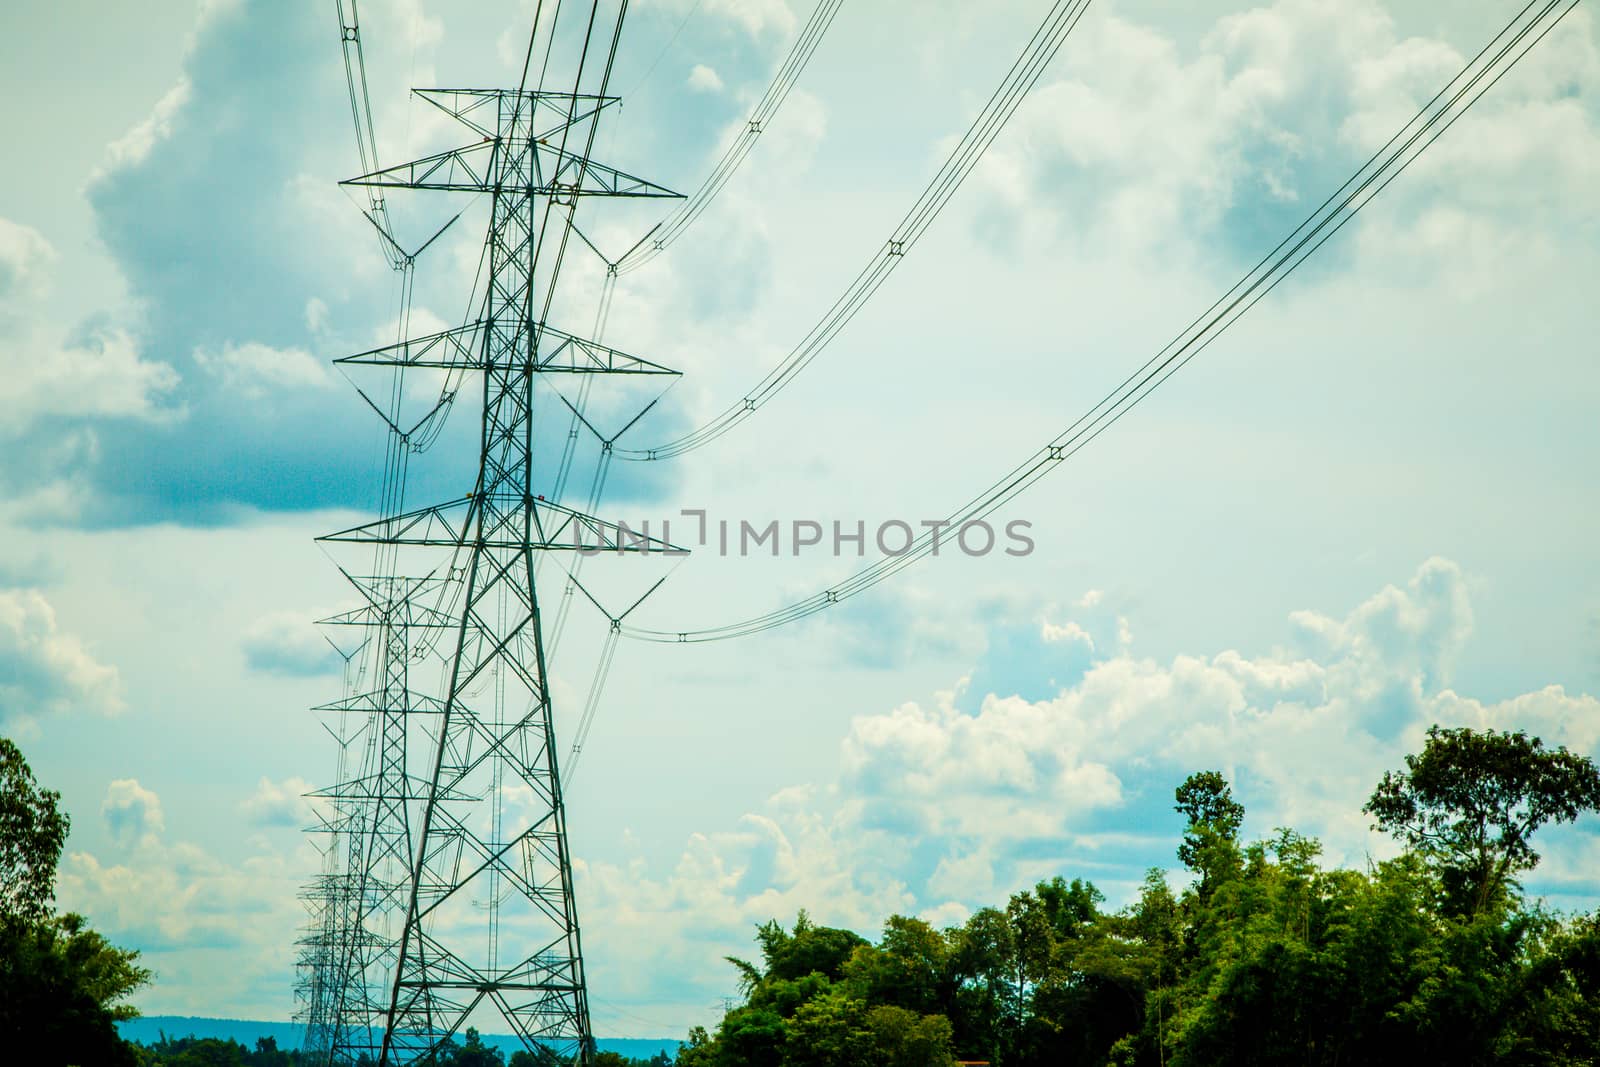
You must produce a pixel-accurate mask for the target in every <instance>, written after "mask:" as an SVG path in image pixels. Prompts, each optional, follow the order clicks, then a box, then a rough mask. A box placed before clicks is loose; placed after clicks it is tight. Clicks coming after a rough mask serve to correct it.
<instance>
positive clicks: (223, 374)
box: [194, 298, 333, 398]
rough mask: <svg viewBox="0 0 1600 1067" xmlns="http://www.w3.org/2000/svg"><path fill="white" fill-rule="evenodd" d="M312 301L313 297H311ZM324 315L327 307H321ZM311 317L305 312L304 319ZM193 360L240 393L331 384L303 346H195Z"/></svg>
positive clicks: (252, 394)
mask: <svg viewBox="0 0 1600 1067" xmlns="http://www.w3.org/2000/svg"><path fill="white" fill-rule="evenodd" d="M312 303H313V304H315V303H316V300H315V298H313V300H312ZM322 313H323V314H326V313H327V309H326V308H323V311H322ZM311 320H312V316H311V313H310V310H309V309H308V311H307V322H308V323H310V322H311ZM194 361H195V363H197V364H198V365H199V366H200V367H201V368H202V369H203V370H205V371H206V372H208V373H210V374H212V375H214V376H216V378H217V379H218V380H219V381H220V382H221V384H222V386H223V387H224V388H227V389H230V390H234V391H236V392H237V393H238V395H240V396H244V397H255V398H259V397H261V396H263V395H265V393H266V392H267V390H268V389H308V388H309V389H326V388H328V387H330V386H332V385H333V379H332V378H331V377H330V376H329V374H328V371H327V368H325V367H324V366H323V365H322V364H321V363H320V362H318V361H317V360H316V359H315V358H313V357H312V355H311V353H309V352H307V351H306V350H305V349H303V348H284V349H277V348H271V347H268V346H267V345H263V344H257V343H255V342H247V343H245V344H242V345H235V344H233V343H231V342H230V343H228V344H225V345H223V346H222V350H221V351H220V352H216V353H212V352H207V351H205V350H203V349H196V350H195V353H194Z"/></svg>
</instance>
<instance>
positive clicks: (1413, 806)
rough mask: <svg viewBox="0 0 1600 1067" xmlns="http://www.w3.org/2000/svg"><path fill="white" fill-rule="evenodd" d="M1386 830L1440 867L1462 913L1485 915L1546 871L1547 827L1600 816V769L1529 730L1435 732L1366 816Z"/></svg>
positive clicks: (1384, 786)
mask: <svg viewBox="0 0 1600 1067" xmlns="http://www.w3.org/2000/svg"><path fill="white" fill-rule="evenodd" d="M1362 810H1363V811H1364V812H1366V813H1367V814H1369V815H1372V816H1373V817H1374V818H1375V819H1376V820H1377V825H1378V827H1379V828H1380V829H1382V830H1384V831H1385V832H1387V833H1391V834H1394V835H1395V836H1397V837H1399V838H1400V839H1401V840H1403V841H1404V842H1405V843H1406V844H1407V845H1408V846H1410V847H1411V848H1414V849H1417V850H1418V851H1420V852H1422V853H1424V854H1425V855H1428V856H1430V857H1432V858H1434V859H1436V860H1438V861H1439V862H1440V864H1441V866H1442V868H1443V873H1444V877H1445V889H1446V892H1447V894H1448V895H1449V896H1450V898H1451V899H1452V901H1453V902H1454V904H1455V906H1456V907H1457V908H1458V909H1460V910H1461V911H1463V912H1465V913H1466V914H1469V915H1471V914H1477V913H1479V912H1481V911H1483V910H1484V909H1485V908H1487V907H1489V906H1490V905H1491V904H1493V903H1495V902H1497V901H1499V900H1501V899H1503V898H1504V896H1505V894H1506V893H1507V891H1508V890H1510V889H1511V888H1512V887H1513V886H1514V878H1515V875H1516V874H1517V872H1519V871H1526V870H1531V869H1532V868H1533V867H1534V866H1535V865H1536V864H1537V863H1538V862H1539V854H1538V853H1537V852H1535V851H1534V849H1533V844H1532V837H1533V834H1534V832H1535V831H1537V830H1538V829H1539V828H1540V827H1541V826H1544V825H1545V824H1546V823H1551V822H1554V823H1563V822H1571V821H1573V820H1574V819H1576V818H1577V817H1578V815H1579V814H1580V813H1582V812H1584V811H1595V810H1600V770H1597V769H1596V767H1595V765H1594V762H1593V761H1592V760H1590V759H1589V758H1588V757H1585V756H1579V755H1576V754H1574V753H1571V752H1568V751H1567V750H1566V749H1565V748H1564V747H1563V748H1557V749H1553V750H1552V749H1547V748H1545V746H1544V742H1542V741H1540V740H1539V739H1538V738H1536V737H1529V736H1528V735H1527V734H1525V733H1523V732H1522V731H1520V730H1519V731H1517V732H1515V733H1502V732H1500V731H1496V730H1483V731H1478V730H1472V729H1468V728H1465V727H1462V728H1459V729H1444V728H1442V727H1440V726H1437V725H1435V726H1431V727H1429V728H1428V740H1427V742H1426V744H1425V745H1424V746H1423V749H1422V751H1421V752H1420V753H1418V754H1416V755H1409V756H1407V757H1406V769H1405V770H1404V771H1390V772H1388V773H1386V774H1385V775H1384V776H1383V780H1382V781H1381V782H1379V783H1378V787H1377V789H1375V790H1374V791H1373V793H1372V797H1371V799H1369V800H1368V801H1367V803H1366V805H1365V807H1363V808H1362Z"/></svg>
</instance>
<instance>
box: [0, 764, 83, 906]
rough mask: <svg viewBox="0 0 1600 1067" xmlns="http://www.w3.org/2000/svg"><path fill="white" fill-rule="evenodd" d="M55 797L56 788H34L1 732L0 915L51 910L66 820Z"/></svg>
mask: <svg viewBox="0 0 1600 1067" xmlns="http://www.w3.org/2000/svg"><path fill="white" fill-rule="evenodd" d="M60 800H61V794H60V793H57V792H54V791H53V790H49V789H40V788H39V785H38V783H37V782H35V781H34V778H33V771H32V770H31V769H30V768H29V767H28V761H27V760H25V759H23V758H22V751H21V750H20V749H19V748H17V746H16V745H15V744H13V743H12V742H11V740H10V739H8V738H4V737H0V918H3V917H6V916H15V917H18V918H21V919H25V920H40V919H43V918H45V917H46V916H48V915H49V914H50V902H51V901H52V900H53V899H54V898H55V886H56V863H57V861H59V860H60V858H61V849H62V848H63V847H64V846H65V845H66V843H67V830H68V828H69V826H70V825H71V823H70V820H69V819H68V818H67V816H66V814H65V813H63V812H62V811H60V810H59V809H58V807H57V804H58V802H59V801H60Z"/></svg>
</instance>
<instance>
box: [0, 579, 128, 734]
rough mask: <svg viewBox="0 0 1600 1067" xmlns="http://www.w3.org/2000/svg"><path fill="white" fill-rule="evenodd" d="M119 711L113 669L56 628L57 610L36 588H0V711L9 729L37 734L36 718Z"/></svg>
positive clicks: (118, 688)
mask: <svg viewBox="0 0 1600 1067" xmlns="http://www.w3.org/2000/svg"><path fill="white" fill-rule="evenodd" d="M122 708H123V698H122V682H121V679H120V678H119V677H118V675H117V670H116V668H115V667H111V666H108V665H106V664H103V663H101V662H100V661H99V660H97V659H95V657H94V656H93V655H92V654H91V653H90V652H89V650H88V649H87V648H86V647H84V644H83V642H82V641H80V640H79V639H78V638H77V637H75V636H74V635H72V634H69V633H63V632H62V631H61V630H60V629H59V628H58V627H57V625H56V613H55V609H54V608H52V607H51V606H50V602H49V601H48V600H46V599H45V598H44V596H43V595H41V594H40V593H39V592H37V591H36V590H32V589H0V710H3V712H4V714H5V716H6V718H5V724H6V729H7V730H8V731H24V730H26V731H36V730H37V729H38V721H37V716H40V715H46V714H59V713H62V712H67V711H74V710H86V711H92V712H98V713H100V714H103V715H114V714H116V713H117V712H119V711H121V710H122Z"/></svg>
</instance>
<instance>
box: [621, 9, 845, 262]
mask: <svg viewBox="0 0 1600 1067" xmlns="http://www.w3.org/2000/svg"><path fill="white" fill-rule="evenodd" d="M696 6H698V5H696ZM843 6H844V0H821V2H820V3H818V4H817V6H816V7H815V8H813V9H812V10H811V17H810V18H809V19H807V20H806V24H805V26H804V27H802V28H801V30H800V35H799V36H798V37H797V38H795V42H794V45H793V46H792V47H791V48H790V49H789V54H788V55H787V56H785V57H784V60H783V62H782V63H780V64H779V65H778V72H777V73H776V74H775V75H773V78H772V81H771V83H770V84H768V86H767V90H766V92H765V93H763V94H762V95H761V99H760V101H759V102H757V104H756V106H755V110H753V111H752V112H751V113H750V117H749V118H748V119H746V120H745V124H744V126H743V127H742V128H741V129H740V131H739V133H738V134H737V135H736V136H735V137H734V139H733V143H732V144H730V145H729V146H728V147H727V149H726V150H725V151H724V152H723V154H722V157H721V158H720V159H718V160H717V164H716V166H714V167H712V168H711V173H710V174H709V175H707V176H706V179H705V181H703V182H701V184H700V188H698V189H696V190H695V191H694V192H693V193H692V194H690V196H689V198H688V199H687V200H685V201H684V202H683V204H682V205H681V206H680V207H679V208H678V209H677V210H676V211H674V212H673V213H672V214H670V215H668V216H667V217H666V218H664V219H662V220H661V221H660V222H658V223H656V225H655V226H654V227H652V228H651V230H650V232H649V233H647V234H645V236H644V238H641V239H640V240H639V242H638V243H636V244H635V245H634V246H633V248H631V249H629V250H628V251H627V252H626V253H624V254H623V256H622V257H621V258H620V259H618V260H617V261H616V262H615V263H610V264H608V266H610V267H614V268H615V269H616V270H617V272H618V273H620V274H627V273H629V272H630V271H635V270H638V269H639V268H640V267H642V266H644V265H645V264H646V263H648V262H650V261H651V260H652V259H654V258H655V257H656V256H658V255H660V254H661V253H662V252H664V251H666V250H667V247H668V246H669V245H671V244H672V243H673V242H674V241H676V240H677V239H678V238H679V237H681V236H682V235H683V232H684V231H685V230H687V229H688V228H689V227H690V226H692V225H693V224H694V221H695V220H696V219H698V218H699V217H700V215H701V214H702V213H703V212H704V211H705V210H706V208H707V207H709V206H710V205H711V201H713V200H714V199H716V196H717V194H718V193H720V192H721V191H722V187H723V186H725V185H727V184H728V179H730V178H732V177H733V175H734V172H735V171H737V170H738V169H739V166H740V165H741V164H742V163H743V162H744V160H745V157H746V156H748V155H749V154H750V150H751V149H752V148H754V147H755V144H756V141H757V139H759V138H760V136H761V134H762V133H763V132H764V131H765V130H766V129H767V125H768V123H770V122H771V121H772V118H773V116H774V115H776V114H777V113H778V109H779V108H781V107H782V106H783V102H784V100H786V99H788V96H789V90H791V89H793V88H794V86H795V83H796V82H798V81H799V80H800V74H801V72H803V71H804V70H805V68H806V64H807V63H809V62H810V61H811V56H812V55H813V53H815V52H816V50H817V45H819V44H821V43H822V38H823V36H824V35H825V34H826V33H827V32H828V27H829V26H831V25H832V24H833V17H834V16H835V15H837V14H838V13H839V9H840V8H841V7H843ZM691 13H692V12H691ZM687 21H688V20H687V18H685V22H687ZM678 29H679V31H682V29H683V26H682V25H680V26H679V27H678ZM673 37H674V38H676V37H677V34H676V33H675V34H673ZM669 44H670V42H669ZM662 54H663V55H664V54H665V49H663V52H662ZM656 62H658V63H659V62H660V57H659V56H658V57H657V59H656ZM654 69H655V65H654V64H651V70H654ZM641 83H642V79H641Z"/></svg>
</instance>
